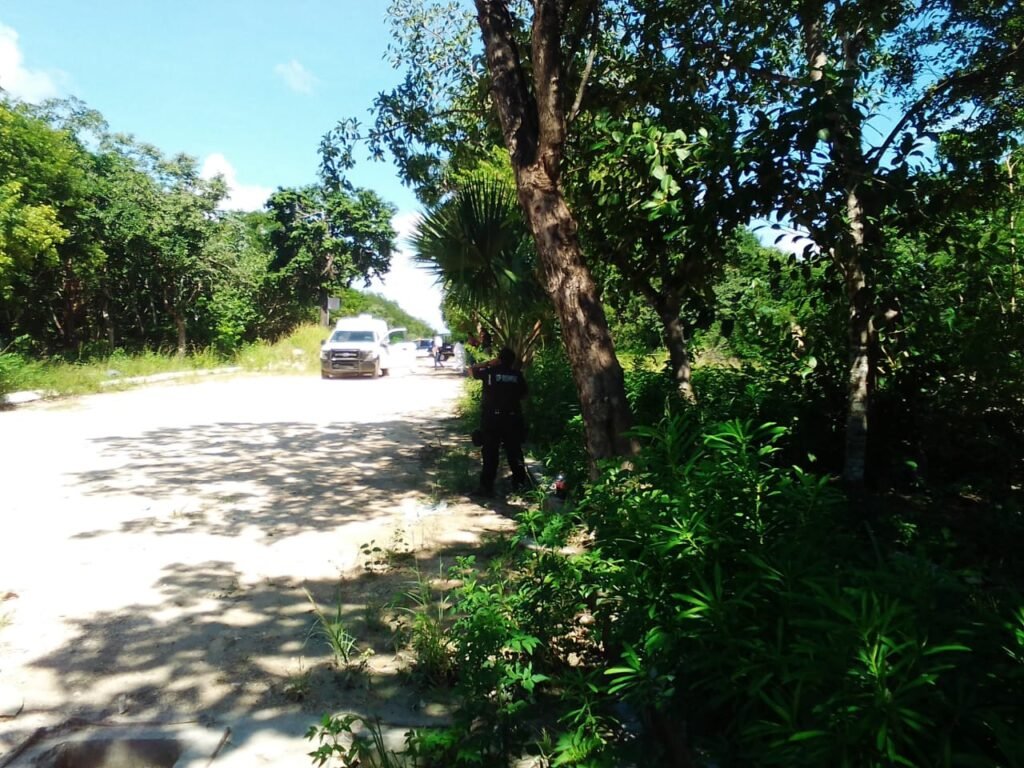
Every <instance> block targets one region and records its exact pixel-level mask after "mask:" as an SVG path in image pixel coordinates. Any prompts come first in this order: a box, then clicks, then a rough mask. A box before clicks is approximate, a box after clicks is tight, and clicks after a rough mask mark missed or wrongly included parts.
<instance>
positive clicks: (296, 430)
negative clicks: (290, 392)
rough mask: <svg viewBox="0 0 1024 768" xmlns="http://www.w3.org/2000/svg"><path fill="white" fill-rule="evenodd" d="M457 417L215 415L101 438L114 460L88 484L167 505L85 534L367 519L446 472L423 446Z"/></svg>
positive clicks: (279, 531)
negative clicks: (328, 419)
mask: <svg viewBox="0 0 1024 768" xmlns="http://www.w3.org/2000/svg"><path fill="white" fill-rule="evenodd" d="M447 421H448V420H437V419H433V418H430V417H407V418H402V419H395V420H391V421H385V422H376V423H372V424H329V425H314V426H311V425H309V424H303V423H297V422H296V423H288V422H272V423H215V424H209V425H203V426H197V427H189V428H173V429H157V430H151V431H148V432H144V433H142V434H140V435H137V436H131V437H104V438H99V439H97V440H95V441H94V442H95V445H96V450H97V452H98V453H99V454H100V456H101V457H102V458H103V459H104V461H105V463H107V464H108V465H113V466H114V468H111V469H102V470H93V471H88V472H82V473H78V474H77V475H75V476H74V477H75V480H76V483H77V485H78V490H79V492H80V493H82V494H83V495H89V496H124V495H129V496H135V497H140V498H142V499H144V500H145V502H146V504H147V505H148V506H149V507H150V508H151V509H152V508H154V507H155V508H156V509H158V510H159V512H158V513H157V514H152V515H147V516H144V517H138V518H134V519H131V520H125V521H122V522H121V523H120V524H119V526H118V527H117V528H116V529H94V530H89V531H83V532H81V533H78V534H77V535H76V538H82V539H90V538H97V537H100V536H103V535H105V534H108V533H114V532H116V533H149V532H155V533H159V534H167V535H174V534H181V533H197V532H205V533H209V534H214V535H224V536H231V535H235V534H237V533H238V531H239V530H240V529H241V528H243V527H248V526H256V527H257V528H259V529H260V530H261V531H262V533H263V534H264V535H265V536H266V537H267V538H268V539H270V540H272V539H274V538H281V537H287V536H293V535H298V534H301V533H306V532H310V531H323V530H326V529H330V528H335V527H336V526H338V525H339V524H343V523H345V522H348V521H351V520H367V519H369V518H372V517H374V516H378V515H382V514H385V513H387V512H389V511H390V510H393V508H394V507H395V505H396V504H400V503H401V502H402V501H403V500H404V499H415V498H420V497H421V496H422V492H423V491H425V490H429V488H430V485H431V482H432V481H433V479H434V476H435V474H436V470H435V469H434V468H432V467H430V466H428V465H425V463H424V461H423V453H424V451H425V450H428V446H429V445H430V443H432V442H440V441H441V440H442V439H443V438H444V435H445V430H446V429H447V423H446V422H447Z"/></svg>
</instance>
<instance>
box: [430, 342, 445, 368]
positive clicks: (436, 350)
mask: <svg viewBox="0 0 1024 768" xmlns="http://www.w3.org/2000/svg"><path fill="white" fill-rule="evenodd" d="M443 343H444V341H443V340H442V339H441V337H440V336H435V337H434V346H433V347H431V350H430V351H431V353H432V354H433V356H434V367H435V368H440V367H441V345H442V344H443Z"/></svg>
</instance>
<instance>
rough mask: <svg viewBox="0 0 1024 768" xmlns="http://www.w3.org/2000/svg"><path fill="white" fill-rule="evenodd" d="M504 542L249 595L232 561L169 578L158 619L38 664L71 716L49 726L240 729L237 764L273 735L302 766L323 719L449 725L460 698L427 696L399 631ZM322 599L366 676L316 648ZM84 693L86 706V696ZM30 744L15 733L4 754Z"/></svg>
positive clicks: (97, 622) (437, 692) (406, 554)
mask: <svg viewBox="0 0 1024 768" xmlns="http://www.w3.org/2000/svg"><path fill="white" fill-rule="evenodd" d="M499 529H500V526H497V527H493V528H492V529H491V534H495V535H497V534H498V533H499ZM496 542H497V539H496V538H495V537H494V536H492V535H489V534H487V533H485V535H484V537H483V540H482V541H478V542H469V541H463V542H455V543H452V544H449V545H442V546H439V547H436V548H431V549H427V550H421V551H419V552H410V551H403V552H397V553H393V555H392V556H393V557H394V560H395V561H394V562H393V563H391V564H390V565H389V566H388V567H387V568H386V569H385V570H383V571H382V572H381V571H378V570H372V569H370V568H371V565H372V564H371V563H368V564H367V569H365V570H363V571H362V572H357V573H353V574H350V575H349V576H347V577H342V578H340V579H336V580H330V579H316V580H307V581H303V582H298V581H293V580H287V579H277V580H265V581H263V582H260V583H258V584H249V585H247V584H244V583H243V579H242V574H241V573H240V571H239V570H238V569H237V568H236V567H235V566H234V565H233V564H232V563H229V562H226V561H217V560H211V561H207V562H202V563H198V564H195V563H185V562H178V563H171V564H168V565H167V566H165V567H164V568H163V569H162V572H161V576H160V578H159V580H158V581H157V582H156V584H155V585H154V586H155V587H156V588H157V590H158V591H159V593H160V595H161V596H162V601H161V603H160V604H159V605H156V606H153V605H142V604H134V605H127V606H125V607H123V608H120V609H118V610H116V611H103V612H97V613H95V614H92V615H90V616H88V617H83V618H79V619H75V620H73V621H72V622H71V629H70V631H69V635H70V636H69V639H68V640H67V641H66V642H65V643H64V644H63V645H61V646H60V647H59V648H57V649H56V650H54V651H53V652H51V653H48V654H46V655H44V656H41V657H39V658H37V659H36V660H34V661H33V662H32V664H31V666H32V667H34V668H36V669H39V670H42V671H48V672H50V673H52V674H53V676H54V677H55V678H56V679H58V680H59V681H60V686H61V688H62V691H61V699H62V700H63V701H66V702H69V705H68V707H67V708H66V709H62V711H60V712H49V713H46V714H47V715H49V718H48V719H50V720H52V721H57V720H59V719H60V718H62V717H63V718H68V717H72V716H74V717H75V718H78V719H80V720H81V721H82V722H86V721H88V722H105V723H110V722H118V723H124V724H125V725H128V726H130V725H131V724H132V723H133V722H137V723H140V724H142V723H144V724H153V723H167V724H174V723H178V724H180V723H185V722H195V723H197V724H198V725H201V726H204V727H221V728H223V727H225V726H230V727H231V728H232V744H231V749H233V750H238V749H243V748H245V745H246V742H247V740H249V739H252V738H255V737H257V736H260V737H261V738H262V737H263V736H264V735H265V734H266V733H268V732H275V733H277V734H279V735H281V736H283V737H287V738H292V739H295V740H296V741H295V744H296V749H297V750H298V751H296V753H295V755H294V758H295V759H294V762H295V763H296V764H297V763H299V762H302V760H303V759H304V758H303V754H304V752H305V751H306V750H304V749H303V747H304V746H305V743H304V742H302V741H301V739H302V736H303V734H304V733H305V731H306V729H307V728H308V727H309V726H311V725H313V724H314V723H316V722H318V721H319V720H320V717H321V716H322V714H323V713H325V712H338V711H344V712H353V713H356V714H359V715H362V716H364V717H367V718H370V719H373V718H380V720H381V721H382V722H384V723H385V724H386V725H387V726H388V727H390V728H392V729H394V728H399V729H403V730H405V729H409V728H414V727H432V726H439V725H444V724H446V723H448V722H449V711H450V710H449V707H448V702H449V692H448V691H446V690H444V689H425V688H422V687H420V686H418V685H417V684H416V682H415V681H414V680H413V679H412V678H411V677H410V675H409V664H410V659H409V658H408V656H407V655H405V654H403V653H401V652H400V650H399V648H398V643H399V641H400V638H401V631H400V628H399V627H398V625H397V622H396V621H395V617H396V616H398V615H400V614H401V613H402V611H403V605H405V602H404V601H403V597H402V596H403V595H404V594H405V593H406V592H407V591H408V590H411V589H413V588H415V586H416V585H417V584H418V583H419V584H422V583H424V581H423V580H426V582H430V581H431V580H432V576H437V575H438V574H442V575H443V574H444V573H445V572H446V569H447V566H450V565H453V564H454V563H455V561H456V558H458V557H462V556H470V555H473V556H478V557H482V558H487V557H489V556H490V555H492V554H494V553H495V552H496V551H497V549H498V548H500V547H501V546H503V544H500V543H496ZM433 580H434V581H435V582H436V579H433ZM444 588H446V587H443V586H442V587H441V589H444ZM435 590H436V587H435ZM310 596H312V598H313V600H315V601H316V602H317V603H318V604H319V605H320V606H321V607H322V608H324V609H325V611H326V612H327V613H329V614H330V615H331V616H332V617H333V615H334V611H335V608H336V606H338V605H339V604H340V607H341V612H340V613H341V617H342V622H343V623H344V625H345V627H346V629H347V630H348V631H349V632H351V633H352V634H353V635H354V636H355V637H356V638H357V649H358V651H362V650H364V649H365V650H368V651H369V652H370V653H367V654H366V657H367V659H368V661H367V662H366V664H365V666H364V667H360V666H359V665H358V664H355V663H354V664H353V665H351V666H350V667H348V668H342V665H339V664H338V662H337V660H336V659H335V658H333V656H332V654H331V652H330V649H329V648H328V646H327V645H326V644H325V643H324V642H322V641H321V640H320V639H319V638H316V637H314V636H312V634H311V632H310V629H311V627H313V626H314V624H315V617H314V614H313V607H312V604H311V602H310ZM83 691H88V693H87V695H85V696H80V694H81V693H82V692H83ZM70 702H75V703H74V704H70ZM31 735H32V732H31V729H19V727H18V724H17V723H11V724H9V727H7V728H5V729H4V733H3V734H2V736H3V738H2V740H0V745H3V744H4V743H6V744H7V745H8V746H13V745H16V744H19V743H20V742H22V741H24V740H25V739H28V738H29V737H30V736H31ZM0 756H2V752H0Z"/></svg>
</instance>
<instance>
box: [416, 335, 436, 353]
mask: <svg viewBox="0 0 1024 768" xmlns="http://www.w3.org/2000/svg"><path fill="white" fill-rule="evenodd" d="M433 346H434V342H433V340H431V339H416V357H430V348H431V347H433Z"/></svg>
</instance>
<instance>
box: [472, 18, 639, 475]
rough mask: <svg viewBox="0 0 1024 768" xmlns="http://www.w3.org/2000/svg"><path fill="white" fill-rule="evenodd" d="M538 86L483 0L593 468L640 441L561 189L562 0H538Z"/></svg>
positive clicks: (505, 114) (490, 60)
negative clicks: (633, 434)
mask: <svg viewBox="0 0 1024 768" xmlns="http://www.w3.org/2000/svg"><path fill="white" fill-rule="evenodd" d="M533 5H534V16H533V28H532V35H531V40H532V51H533V56H532V61H531V64H532V73H533V93H532V95H531V93H530V88H529V86H528V84H527V80H526V75H525V74H524V71H523V67H522V64H521V62H520V58H519V51H518V48H517V47H516V43H515V37H514V34H513V24H512V19H511V16H510V15H509V11H508V7H507V4H506V2H503V1H502V0H476V8H477V19H478V21H479V23H480V30H481V33H482V35H483V41H484V48H485V50H486V53H487V66H488V70H489V72H490V75H491V83H492V87H491V97H492V99H493V101H494V105H495V109H496V110H497V113H498V118H499V120H500V122H501V126H502V132H503V134H504V138H505V145H506V147H507V148H508V151H509V154H510V156H511V159H512V167H513V169H514V171H515V177H516V189H517V192H518V196H519V202H520V205H521V206H522V209H523V214H524V217H525V219H526V222H527V224H528V226H529V227H530V231H531V233H532V234H533V238H534V242H535V243H536V247H537V255H538V257H539V259H540V262H541V264H542V266H543V271H544V283H545V288H546V290H547V293H548V295H549V296H550V298H551V301H552V303H553V304H554V307H555V311H556V313H557V315H558V318H559V321H560V322H561V327H562V337H563V339H564V341H565V347H566V351H567V353H568V355H569V364H570V365H571V366H572V372H573V377H574V379H575V381H576V386H577V389H578V391H579V396H580V406H581V409H582V413H583V422H584V427H585V432H586V440H587V451H588V454H589V457H590V460H591V473H592V474H593V473H594V471H595V469H596V462H597V460H599V459H604V458H609V457H612V456H629V455H632V454H633V453H635V451H636V443H635V442H634V441H633V440H631V439H629V438H627V437H625V436H624V432H625V431H626V430H628V429H629V427H630V426H631V423H632V416H631V414H630V411H629V404H628V402H627V400H626V389H625V384H624V381H623V374H622V368H621V366H620V365H619V361H618V358H617V357H616V356H615V348H614V345H613V343H612V338H611V333H610V332H609V330H608V321H607V318H606V317H605V314H604V307H603V306H602V305H601V301H600V297H599V295H598V290H597V285H596V283H595V282H594V278H593V275H592V274H591V273H590V270H589V269H588V268H587V266H586V264H585V263H584V260H583V253H582V250H581V248H580V244H579V238H578V236H577V226H576V221H575V219H574V218H573V216H572V213H571V211H570V210H569V206H568V205H567V204H566V202H565V196H564V194H563V193H562V190H561V189H560V187H559V175H560V172H561V161H562V151H563V147H564V143H565V114H564V111H563V105H562V97H561V93H560V85H561V76H562V71H561V62H560V43H561V19H560V17H559V10H558V7H559V3H558V1H557V0H534V3H533Z"/></svg>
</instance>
